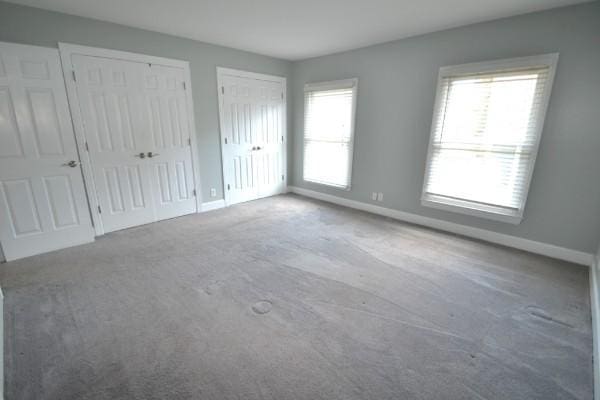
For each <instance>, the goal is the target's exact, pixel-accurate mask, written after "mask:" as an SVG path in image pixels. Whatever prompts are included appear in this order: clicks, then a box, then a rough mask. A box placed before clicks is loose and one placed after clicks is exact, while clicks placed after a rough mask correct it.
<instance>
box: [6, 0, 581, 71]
mask: <svg viewBox="0 0 600 400" xmlns="http://www.w3.org/2000/svg"><path fill="white" fill-rule="evenodd" d="M9 1H10V2H12V3H18V4H23V5H29V6H33V7H39V8H45V9H48V10H54V11H60V12H64V13H67V14H73V15H79V16H83V17H89V18H95V19H99V20H102V21H109V22H115V23H119V24H123V25H129V26H133V27H137V28H143V29H148V30H152V31H157V32H163V33H168V34H171V35H176V36H181V37H186V38H190V39H196V40H200V41H203V42H209V43H214V44H219V45H223V46H228V47H233V48H237V49H242V50H247V51H251V52H255V53H259V54H265V55H270V56H273V57H278V58H283V59H288V60H298V59H304V58H309V57H315V56H319V55H324V54H330V53H335V52H340V51H344V50H350V49H355V48H358V47H364V46H368V45H371V44H375V43H382V42H387V41H390V40H394V39H400V38H403V37H408V36H414V35H418V34H422V33H427V32H434V31H438V30H442V29H447V28H452V27H456V26H461V25H467V24H472V23H475V22H482V21H488V20H492V19H497V18H502V17H507V16H512V15H517V14H524V13H528V12H532V11H539V10H544V9H549V8H554V7H559V6H565V5H569V4H575V3H582V2H584V1H585V0H453V1H448V0H295V1H292V0H9Z"/></svg>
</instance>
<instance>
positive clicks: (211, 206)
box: [200, 199, 225, 212]
mask: <svg viewBox="0 0 600 400" xmlns="http://www.w3.org/2000/svg"><path fill="white" fill-rule="evenodd" d="M223 207H225V200H223V199H220V200H215V201H209V202H206V203H202V209H201V210H200V212H206V211H211V210H218V209H219V208H223Z"/></svg>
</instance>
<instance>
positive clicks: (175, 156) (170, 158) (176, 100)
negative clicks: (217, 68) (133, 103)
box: [139, 64, 197, 220]
mask: <svg viewBox="0 0 600 400" xmlns="http://www.w3.org/2000/svg"><path fill="white" fill-rule="evenodd" d="M139 73H140V76H142V77H143V79H144V83H143V86H144V93H143V94H144V101H145V106H146V107H145V110H146V112H147V114H145V116H144V119H145V121H146V122H147V123H148V124H149V126H148V128H147V132H149V135H148V140H149V141H150V144H149V147H148V150H147V151H151V152H152V154H151V155H152V157H147V158H146V165H148V166H149V168H150V180H151V182H152V187H153V193H154V209H155V212H156V218H157V219H159V220H161V219H165V218H173V217H177V216H180V215H185V214H190V213H195V212H196V210H197V209H196V198H195V192H194V174H193V171H192V153H191V140H190V132H191V128H190V126H189V118H188V111H187V102H186V93H185V84H184V82H185V80H184V70H183V69H181V68H176V67H167V66H162V65H154V64H153V65H152V66H148V65H147V64H143V65H141V66H140V72H139Z"/></svg>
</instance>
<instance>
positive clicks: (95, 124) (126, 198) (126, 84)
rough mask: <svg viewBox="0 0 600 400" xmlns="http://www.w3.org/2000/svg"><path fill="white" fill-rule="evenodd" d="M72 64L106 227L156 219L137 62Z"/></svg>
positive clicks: (77, 60)
mask: <svg viewBox="0 0 600 400" xmlns="http://www.w3.org/2000/svg"><path fill="white" fill-rule="evenodd" d="M72 62H73V68H74V70H75V72H76V77H77V80H76V85H77V94H78V99H79V107H80V110H81V116H82V119H83V123H84V130H85V138H86V144H87V148H88V151H89V156H90V160H91V163H92V170H93V175H94V185H95V189H96V196H97V198H98V204H99V206H100V213H101V219H102V225H103V228H104V231H105V232H111V231H114V230H118V229H124V228H128V227H131V226H137V225H141V224H145V223H149V222H153V221H155V220H156V215H155V212H154V204H153V202H154V199H153V193H152V189H151V184H150V169H149V165H148V162H147V161H146V153H147V152H148V151H150V149H151V140H150V136H149V133H148V131H147V128H146V122H145V121H144V119H143V114H144V108H145V104H144V101H145V98H144V94H143V79H142V76H141V75H140V73H139V72H140V64H139V63H133V62H127V61H120V60H113V59H109V58H101V57H90V56H84V55H74V56H73V57H72Z"/></svg>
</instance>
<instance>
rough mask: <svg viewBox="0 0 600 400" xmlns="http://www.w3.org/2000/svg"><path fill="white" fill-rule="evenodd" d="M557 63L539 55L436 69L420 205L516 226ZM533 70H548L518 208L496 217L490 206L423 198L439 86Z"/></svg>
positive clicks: (552, 55) (439, 98)
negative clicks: (453, 78)
mask: <svg viewBox="0 0 600 400" xmlns="http://www.w3.org/2000/svg"><path fill="white" fill-rule="evenodd" d="M557 63H558V53H550V54H541V55H535V56H530V57H519V58H509V59H502V60H494V61H487V62H478V63H469V64H461V65H453V66H448V67H442V68H440V71H439V74H438V82H437V86H436V95H435V103H434V108H433V117H432V123H431V131H430V133H429V146H428V148H427V162H426V164H425V175H424V178H423V188H422V190H421V205H423V206H425V207H430V208H436V209H440V210H445V211H452V212H455V213H460V214H466V215H472V216H476V217H481V218H486V219H490V220H495V221H500V222H507V223H511V224H515V225H518V224H520V223H521V221H522V220H523V213H524V211H525V204H526V203H527V197H528V195H529V187H530V185H531V178H532V176H533V170H534V168H535V160H536V158H537V154H538V150H539V146H540V140H541V138H542V131H543V128H544V122H545V120H546V111H547V109H548V103H549V102H550V93H551V92H552V86H553V84H554V76H555V74H556V65H557ZM535 66H548V67H549V70H548V89H547V90H546V91H545V93H544V94H543V97H542V103H541V105H540V109H539V117H538V121H539V123H538V125H537V127H536V142H535V145H534V147H533V151H532V157H531V160H530V162H529V167H528V173H527V178H526V183H525V194H524V196H523V199H522V202H521V204H520V205H519V208H518V210H516V211H515V213H514V214H506V213H500V212H498V211H492V210H493V206H491V207H486V206H484V205H482V206H477V205H475V204H474V203H472V202H469V201H463V200H456V201H451V200H448V199H446V198H439V199H435V196H427V195H426V185H427V181H426V177H427V176H428V175H429V168H430V166H431V165H430V164H431V155H432V152H433V144H434V133H435V132H434V129H435V122H436V121H435V119H436V116H437V110H438V109H439V107H440V105H441V101H442V90H441V89H442V84H443V80H444V78H446V77H449V76H456V75H463V74H477V73H486V72H494V71H501V70H504V69H507V70H509V69H517V68H529V67H535Z"/></svg>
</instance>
